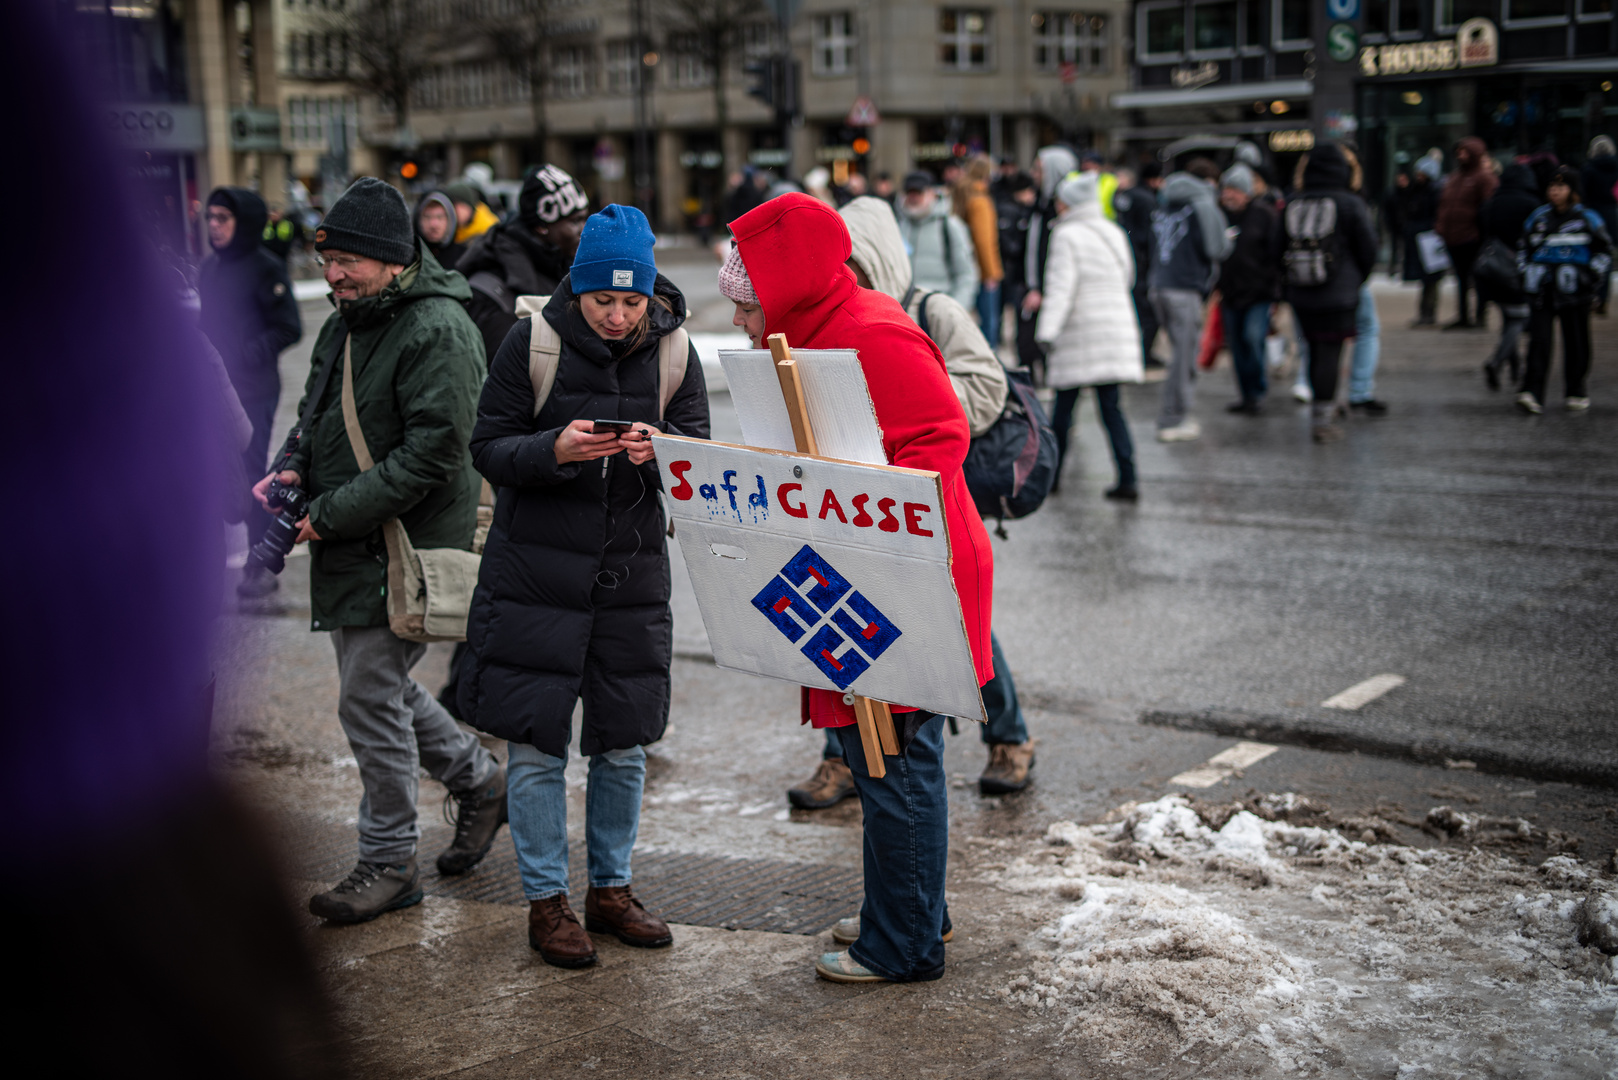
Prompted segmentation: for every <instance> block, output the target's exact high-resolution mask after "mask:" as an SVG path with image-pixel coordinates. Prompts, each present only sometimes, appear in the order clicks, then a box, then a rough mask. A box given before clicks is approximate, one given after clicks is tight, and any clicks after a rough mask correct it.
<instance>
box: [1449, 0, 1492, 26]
mask: <svg viewBox="0 0 1618 1080" xmlns="http://www.w3.org/2000/svg"><path fill="white" fill-rule="evenodd" d="M1500 7H1501V4H1500V0H1438V24H1439V25H1440V26H1443V27H1451V26H1459V25H1461V23H1463V22H1465V21H1466V20H1468V19H1476V18H1479V17H1482V18H1485V19H1498V18H1500Z"/></svg>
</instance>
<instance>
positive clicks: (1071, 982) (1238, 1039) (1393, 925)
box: [991, 795, 1618, 1077]
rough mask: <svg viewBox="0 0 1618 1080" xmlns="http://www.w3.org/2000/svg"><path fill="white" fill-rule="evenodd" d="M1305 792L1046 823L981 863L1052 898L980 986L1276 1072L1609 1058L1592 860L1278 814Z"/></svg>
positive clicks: (1611, 917)
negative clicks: (999, 862) (1421, 839)
mask: <svg viewBox="0 0 1618 1080" xmlns="http://www.w3.org/2000/svg"><path fill="white" fill-rule="evenodd" d="M1304 802H1305V801H1304V800H1296V798H1295V797H1292V799H1291V801H1289V798H1288V797H1286V796H1277V797H1266V798H1265V799H1260V800H1255V801H1253V802H1251V803H1249V804H1248V806H1246V807H1244V808H1240V809H1234V812H1233V808H1232V807H1221V808H1216V807H1208V806H1204V805H1201V804H1194V803H1192V802H1191V801H1189V800H1187V799H1186V798H1185V797H1183V796H1179V795H1173V796H1168V797H1165V798H1162V799H1158V800H1156V801H1155V802H1150V803H1141V804H1132V805H1129V806H1125V807H1123V808H1121V809H1120V810H1119V811H1118V812H1117V813H1116V815H1115V817H1116V818H1117V820H1115V821H1113V822H1110V823H1105V824H1099V825H1076V824H1074V823H1072V822H1058V823H1056V824H1054V825H1052V826H1051V827H1050V829H1049V831H1048V832H1047V834H1046V837H1045V844H1044V845H1043V846H1042V847H1041V848H1040V849H1039V850H1036V851H1031V852H1028V853H1026V854H1025V855H1023V856H1022V857H1020V858H1017V859H1015V860H1013V861H1012V862H1011V863H1010V864H1009V865H1007V866H1006V867H1005V869H1004V870H1003V871H1000V872H998V873H993V874H991V880H992V881H993V883H994V884H996V885H997V886H999V887H1000V888H1002V889H1005V890H1008V891H1011V892H1015V893H1021V894H1024V895H1027V896H1030V897H1036V898H1048V899H1049V900H1051V901H1054V902H1056V903H1057V904H1059V905H1060V906H1059V909H1058V910H1056V911H1054V912H1053V917H1052V918H1051V920H1050V921H1049V922H1047V924H1046V925H1045V927H1044V929H1043V930H1042V931H1041V932H1040V933H1039V934H1037V935H1036V936H1035V939H1034V940H1033V941H1031V942H1030V943H1029V948H1030V950H1031V951H1032V952H1033V954H1034V957H1035V958H1034V960H1033V962H1032V964H1031V966H1030V968H1029V969H1028V970H1027V972H1026V973H1024V974H1021V975H1019V976H1017V977H1016V978H1014V979H1012V980H1011V981H1010V983H1009V984H1008V985H1007V986H1004V987H1002V988H1001V989H1000V991H999V996H1000V997H1001V998H1002V999H1003V1000H1005V1001H1007V1002H1008V1003H1010V1004H1011V1005H1014V1006H1020V1007H1023V1008H1027V1009H1030V1010H1037V1011H1038V1012H1039V1013H1040V1014H1042V1015H1048V1016H1052V1017H1055V1018H1059V1019H1061V1020H1062V1021H1063V1022H1064V1023H1065V1024H1066V1028H1067V1030H1068V1032H1069V1033H1070V1035H1071V1036H1072V1037H1074V1038H1083V1039H1086V1040H1092V1041H1097V1042H1099V1043H1100V1044H1101V1049H1110V1050H1111V1051H1112V1052H1113V1057H1114V1060H1115V1062H1116V1061H1117V1060H1119V1058H1118V1055H1119V1054H1120V1053H1126V1054H1127V1053H1129V1052H1130V1051H1135V1052H1138V1053H1142V1054H1146V1055H1147V1056H1148V1057H1150V1058H1152V1059H1161V1058H1162V1057H1163V1056H1164V1055H1165V1054H1171V1055H1174V1056H1179V1057H1182V1059H1183V1060H1185V1061H1198V1062H1200V1063H1202V1064H1204V1065H1207V1064H1209V1063H1210V1062H1211V1061H1212V1060H1213V1059H1219V1060H1221V1062H1222V1065H1223V1067H1224V1068H1225V1070H1226V1071H1231V1070H1234V1069H1236V1068H1237V1067H1238V1066H1240V1067H1241V1071H1247V1068H1248V1066H1247V1065H1244V1064H1242V1063H1243V1062H1245V1061H1247V1059H1252V1061H1251V1063H1250V1064H1251V1065H1252V1066H1254V1067H1259V1068H1260V1071H1265V1072H1270V1071H1278V1072H1281V1073H1287V1074H1292V1075H1314V1074H1320V1073H1329V1072H1336V1071H1339V1070H1342V1069H1348V1070H1350V1071H1351V1072H1354V1073H1355V1074H1356V1075H1358V1074H1359V1072H1358V1070H1360V1069H1362V1068H1363V1069H1365V1070H1366V1071H1365V1072H1364V1075H1389V1076H1393V1075H1398V1076H1408V1077H1447V1076H1463V1075H1465V1076H1552V1075H1556V1076H1569V1075H1571V1076H1584V1075H1588V1076H1611V1075H1618V1024H1615V1017H1614V1011H1615V1009H1618V985H1615V982H1618V971H1615V969H1614V966H1613V965H1614V963H1615V961H1613V960H1610V959H1609V957H1608V956H1607V955H1604V953H1603V951H1602V950H1607V949H1608V947H1609V945H1610V946H1611V947H1612V949H1611V951H1614V952H1618V892H1615V891H1612V890H1610V889H1609V886H1610V885H1611V884H1612V882H1611V880H1610V878H1604V877H1603V876H1602V875H1601V874H1600V873H1599V872H1597V871H1594V870H1592V869H1590V868H1588V867H1587V866H1585V864H1581V863H1579V862H1578V861H1577V860H1574V859H1571V858H1568V857H1567V856H1557V857H1554V858H1552V859H1550V860H1547V862H1546V863H1545V865H1544V866H1543V867H1542V868H1540V869H1538V870H1535V869H1533V868H1527V867H1524V866H1523V865H1522V864H1521V863H1519V862H1514V861H1512V860H1510V859H1509V858H1506V857H1504V856H1501V855H1497V854H1492V853H1486V852H1483V851H1479V850H1477V849H1476V848H1472V849H1468V850H1451V849H1443V850H1429V851H1422V850H1417V849H1414V848H1410V847H1405V846H1402V845H1397V844H1385V843H1370V842H1366V841H1363V840H1354V839H1349V838H1348V837H1345V836H1344V835H1343V834H1342V832H1341V831H1339V830H1338V829H1336V828H1329V827H1321V826H1320V825H1303V824H1294V823H1291V822H1289V821H1287V820H1286V816H1287V815H1289V814H1292V815H1296V816H1300V817H1304V818H1309V817H1314V818H1316V819H1317V820H1319V819H1321V818H1322V815H1321V814H1320V813H1319V811H1320V808H1318V807H1310V806H1305V805H1303V803H1304ZM1255 811H1257V812H1255ZM1271 818H1273V819H1274V820H1271ZM1216 826H1217V827H1216ZM1362 826H1363V827H1362ZM1377 828H1378V826H1377V824H1376V823H1375V822H1374V821H1370V822H1364V823H1362V822H1355V823H1353V825H1351V826H1350V832H1351V833H1357V834H1358V835H1362V836H1370V837H1373V838H1374V837H1375V836H1376V835H1377ZM1581 942H1587V943H1588V944H1584V943H1581Z"/></svg>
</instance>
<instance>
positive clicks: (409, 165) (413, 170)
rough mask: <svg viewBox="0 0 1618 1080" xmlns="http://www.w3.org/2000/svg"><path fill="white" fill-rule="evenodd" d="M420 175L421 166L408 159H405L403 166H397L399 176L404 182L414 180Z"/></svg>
mask: <svg viewBox="0 0 1618 1080" xmlns="http://www.w3.org/2000/svg"><path fill="white" fill-rule="evenodd" d="M420 173H421V166H420V165H417V164H416V163H415V162H414V161H412V160H410V159H408V158H407V159H405V162H404V164H402V165H400V166H399V175H400V176H402V177H404V178H405V179H406V180H414V179H415V178H416V177H417V176H418V175H419V174H420Z"/></svg>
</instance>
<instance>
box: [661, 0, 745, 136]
mask: <svg viewBox="0 0 1618 1080" xmlns="http://www.w3.org/2000/svg"><path fill="white" fill-rule="evenodd" d="M658 9H659V10H658V19H659V22H660V23H661V24H662V27H663V29H664V30H665V31H666V32H668V33H670V34H678V35H680V36H681V43H682V46H683V47H684V48H686V49H688V50H689V51H690V52H691V53H692V54H694V55H695V56H696V57H697V58H698V59H699V60H701V61H702V64H703V66H704V67H706V68H707V69H708V70H709V71H710V72H712V73H713V101H714V125H715V126H716V127H717V128H718V129H719V149H720V153H723V152H724V149H725V135H726V133H727V132H728V131H729V129H730V102H729V100H728V98H727V94H728V92H729V89H730V87H729V76H730V68H731V64H732V62H733V61H734V60H735V58H736V55H737V53H739V52H740V51H741V49H742V46H743V44H744V43H745V41H746V34H747V26H748V24H749V23H750V22H754V21H756V20H757V18H758V16H760V15H763V14H764V11H765V8H764V3H763V0H661V2H660V3H659V4H658ZM729 164H730V163H729V162H728V161H727V162H726V165H727V166H728V165H729Z"/></svg>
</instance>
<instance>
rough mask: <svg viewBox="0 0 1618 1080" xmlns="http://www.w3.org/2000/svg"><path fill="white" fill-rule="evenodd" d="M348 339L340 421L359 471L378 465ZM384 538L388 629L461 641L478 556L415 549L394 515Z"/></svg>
mask: <svg viewBox="0 0 1618 1080" xmlns="http://www.w3.org/2000/svg"><path fill="white" fill-rule="evenodd" d="M351 342H352V339H350V344H345V345H344V346H343V426H344V427H345V428H346V429H347V430H348V443H349V446H350V447H352V448H353V450H354V460H355V461H357V462H359V466H360V471H361V472H368V471H370V469H371V468H372V467H373V466H374V465H375V464H376V462H375V461H374V460H372V458H371V451H370V448H369V447H367V446H366V445H365V432H363V431H361V430H360V414H359V409H358V408H357V407H356V406H355V404H354V365H353V362H352V353H353V349H352V344H351ZM382 535H383V537H384V538H385V539H386V540H387V543H388V628H389V629H390V630H392V631H393V632H394V633H395V634H396V635H398V636H399V637H401V638H404V639H405V640H406V641H417V642H429V641H465V640H466V617H467V613H468V612H470V611H471V609H472V590H473V589H474V588H476V587H477V583H478V564H479V563H481V562H482V561H483V557H482V556H481V555H478V554H475V553H473V552H471V551H461V550H459V549H458V548H417V547H415V546H414V545H413V544H411V543H410V535H409V534H408V533H406V532H405V528H404V526H403V525H402V524H400V522H399V519H398V518H393V519H391V520H389V521H386V522H384V523H383V525H382Z"/></svg>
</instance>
